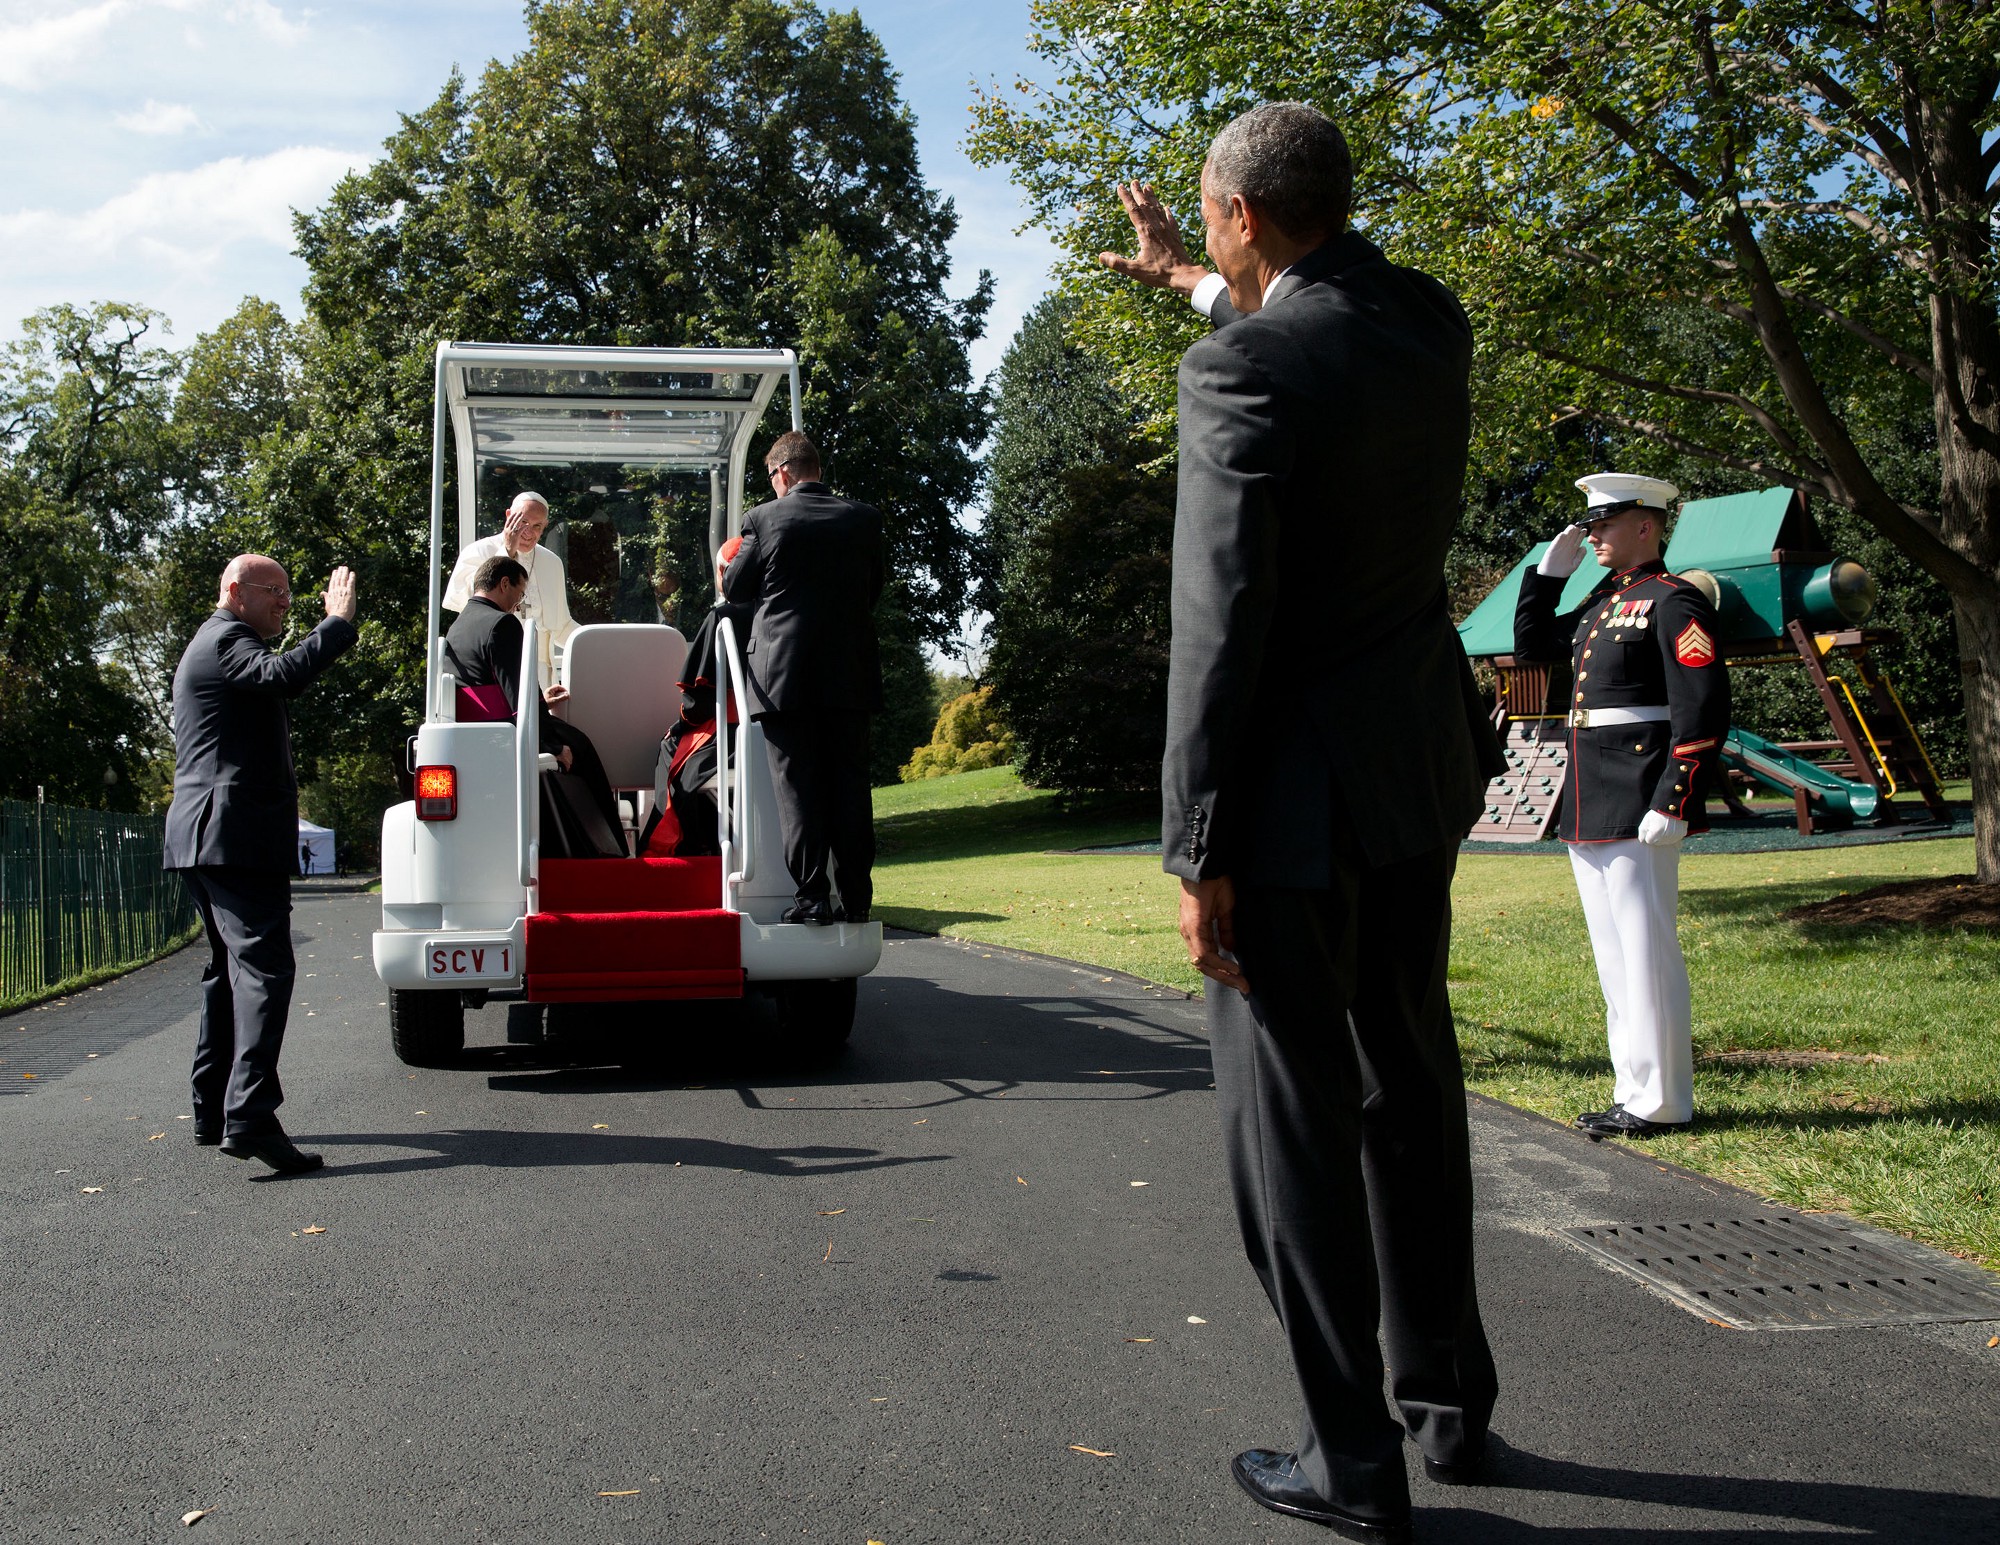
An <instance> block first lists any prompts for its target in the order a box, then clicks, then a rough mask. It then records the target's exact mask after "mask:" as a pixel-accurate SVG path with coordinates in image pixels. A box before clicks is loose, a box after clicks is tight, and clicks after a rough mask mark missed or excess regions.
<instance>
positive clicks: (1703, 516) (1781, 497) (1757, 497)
mask: <svg viewBox="0 0 2000 1545" xmlns="http://www.w3.org/2000/svg"><path fill="white" fill-rule="evenodd" d="M1798 497H1799V496H1798V495H1797V494H1796V493H1794V492H1793V491H1792V490H1791V489H1789V488H1760V489H1758V490H1757V492H1756V493H1754V494H1725V495H1724V496H1723V497H1721V498H1720V499H1690V500H1689V501H1688V502H1687V503H1686V504H1684V505H1682V506H1681V513H1680V518H1679V519H1678V520H1676V521H1675V522H1674V536H1673V540H1672V541H1671V542H1669V543H1668V544H1667V551H1666V555H1665V556H1666V560H1667V567H1668V568H1669V569H1670V570H1672V571H1673V572H1674V573H1676V574H1678V573H1680V572H1681V570H1683V569H1741V568H1749V567H1751V566H1753V565H1755V564H1760V563H1769V562H1770V561H1771V554H1772V553H1773V552H1775V551H1776V550H1777V549H1778V548H1779V547H1781V546H1782V545H1784V544H1783V542H1782V540H1781V538H1782V534H1783V532H1784V528H1785V518H1786V517H1787V516H1788V515H1790V514H1791V513H1792V505H1793V503H1794V501H1796V500H1797V499H1798ZM1801 536H1802V537H1803V533H1801Z"/></svg>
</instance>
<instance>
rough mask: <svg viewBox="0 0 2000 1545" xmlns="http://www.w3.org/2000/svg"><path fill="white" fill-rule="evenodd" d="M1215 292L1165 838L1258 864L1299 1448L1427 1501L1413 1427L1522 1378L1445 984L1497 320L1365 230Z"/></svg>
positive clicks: (1265, 1100)
mask: <svg viewBox="0 0 2000 1545" xmlns="http://www.w3.org/2000/svg"><path fill="white" fill-rule="evenodd" d="M1211 320H1212V321H1215V322H1216V323H1218V324H1219V325H1218V326H1217V327H1216V329H1215V331H1214V332H1212V333H1211V334H1209V336H1208V337H1206V338H1205V339H1203V340H1201V341H1200V342H1198V343H1196V344H1195V345H1194V346H1193V347H1192V348H1190V349H1189V350H1188V351H1187V353H1186V354H1185V355H1184V356H1183V357H1182V359H1181V366H1180V458H1179V489H1178V497H1177V500H1176V513H1175V520H1174V555H1173V649H1172V657H1171V664H1170V668H1169V674H1168V684H1167V744H1166V754H1165V758H1164V762H1163V768H1162V784H1163V811H1162V816H1163V820H1162V833H1161V835H1162V843H1163V847H1164V850H1165V861H1166V867H1167V869H1168V870H1169V871H1170V872H1171V873H1174V874H1177V875H1180V876H1182V877H1183V878H1186V879H1192V880H1205V879H1214V878H1227V879H1229V880H1230V881H1231V882H1232V885H1233V888H1234V891H1235V897H1236V906H1235V911H1234V914H1233V924H1234V937H1235V949H1236V954H1237V958H1238V959H1239V960H1240V962H1241V964H1242V967H1243V971H1244V974H1245V976H1246V977H1247V979H1248V981H1249V984H1250V993H1249V996H1248V997H1247V998H1246V997H1244V996H1243V995H1242V994H1240V993H1238V992H1236V991H1234V990H1233V989H1230V988H1224V987H1217V986H1211V987H1210V988H1209V990H1208V993H1207V999H1208V1005H1209V1010H1208V1012H1209V1024H1210V1050H1211V1056H1212V1058H1213V1060H1214V1066H1215V1078H1216V1089H1217V1099H1218V1103H1219V1106H1220V1110H1221V1117H1222V1127H1223V1142H1224V1147H1225V1151H1226V1153H1227V1157H1228V1161H1229V1170H1230V1182H1231V1186H1232V1189H1233V1191H1234V1193H1235V1197H1236V1207H1237V1215H1238V1219H1239V1223H1240V1226H1241V1229H1242V1234H1243V1242H1244V1248H1245V1252H1246V1254H1247V1255H1248V1257H1249V1259H1250V1264H1251V1266H1252V1267H1253V1269H1254V1270H1255V1271H1256V1272H1257V1275H1258V1277H1259V1280H1260V1281H1261V1282H1262V1284H1263V1287H1264V1291H1265V1293H1266V1294H1267V1296H1268V1297H1269V1298H1270V1300H1271V1304H1272V1306H1273V1308H1274V1309H1276V1311H1277V1313H1278V1317H1279V1319H1280V1321H1281V1322H1282V1324H1283V1326H1284V1331H1285V1337H1286V1341H1287V1343H1288V1345H1289V1347H1290V1349H1291V1354H1292V1361H1293V1365H1294V1367H1295V1368H1296V1369H1297V1371H1298V1376H1299V1385H1300V1391H1301V1394H1302V1396H1303V1402H1304V1406H1305V1419H1304V1423H1303V1428H1302V1431H1301V1434H1300V1436H1299V1439H1298V1444H1297V1453H1298V1458H1299V1466H1300V1473H1301V1474H1302V1475H1303V1476H1304V1477H1305V1479H1306V1480H1307V1481H1308V1482H1309V1483H1310V1484H1311V1485H1312V1486H1313V1487H1314V1488H1315V1489H1316V1490H1317V1491H1318V1492H1319V1493H1320V1495H1321V1496H1323V1497H1324V1498H1325V1499H1326V1500H1327V1501H1329V1502H1331V1503H1333V1504H1334V1505H1335V1506H1336V1507H1339V1508H1342V1509H1344V1510H1345V1511H1347V1512H1348V1513H1350V1514H1352V1515H1354V1516H1356V1517H1358V1518H1362V1519H1366V1520H1370V1521H1377V1522H1381V1523H1401V1522H1403V1521H1406V1520H1407V1519H1408V1517H1409V1507H1410V1502H1409V1488H1408V1483H1407V1480H1406V1479H1405V1474H1404V1461H1403V1435H1404V1430H1405V1428H1407V1429H1408V1431H1409V1433H1410V1435H1411V1436H1412V1437H1413V1438H1415V1440H1416V1441H1417V1442H1418V1443H1419V1444H1420V1445H1421V1446H1422V1448H1423V1450H1424V1452H1425V1453H1426V1454H1427V1455H1429V1456H1431V1457H1432V1458H1434V1459H1438V1460H1441V1461H1444V1462H1447V1463H1460V1462H1463V1461H1466V1460H1468V1459H1470V1458H1472V1457H1473V1456H1474V1455H1475V1454H1476V1453H1477V1452H1478V1450H1479V1448H1480V1446H1481V1445H1482V1444H1483V1442H1484V1440H1485V1433H1486V1425H1487V1420H1488V1417H1489V1415H1490V1413H1491V1411H1492V1407H1493V1399H1494V1390H1495V1382H1494V1372H1493V1361H1492V1357H1491V1354H1490V1353H1489V1351H1488V1349H1487V1345H1486V1338H1485V1333H1484V1331H1483V1329H1482V1328H1481V1325H1480V1319H1479V1311H1478V1304H1477V1299H1476V1295H1475V1293H1474V1288H1473V1259H1472V1183H1471V1174H1470V1164H1469V1158H1468V1144H1467V1138H1466V1124H1465V1081H1464V1076H1463V1073H1462V1070H1461V1067H1460V1063H1459V1057H1458V1046H1457V1042H1456V1039H1455V1037H1454V1034H1453V1028H1452V1020H1451V1010H1450V1004H1449V1001H1448V998H1447V995H1446V991H1445V959H1446V953H1447V950H1448V946H1449V940H1450V914H1451V905H1450V890H1451V877H1452V871H1453V866H1454V864H1455V863H1456V859H1457V854H1458V844H1459V841H1460V840H1461V839H1462V838H1463V837H1464V835H1465V832H1466V829H1467V828H1468V827H1469V826H1470V824H1471V823H1472V821H1473V819H1474V818H1475V817H1476V816H1477V814H1478V813H1479V810H1480V808H1481V805H1482V803H1483V801H1484V790H1485V785H1486V781H1487V779H1488V778H1489V777H1490V776H1492V774H1493V773H1494V772H1495V771H1497V770H1499V769H1500V768H1502V767H1504V765H1505V763H1504V760H1503V758H1502V757H1501V754H1500V750H1499V745H1498V742H1497V741H1496V739H1495V737H1494V734H1493V729H1492V726H1491V724H1490V722H1489V721H1488V720H1487V718H1486V714H1485V710H1484V708H1483V706H1482V705H1481V704H1480V702H1479V700H1478V694H1477V692H1476V691H1475V689H1474V687H1473V683H1472V674H1471V670H1470V668H1469V667H1468V665H1467V663H1466V658H1465V651H1464V649H1463V647H1462V646H1461V644H1460V642H1459V638H1458V634H1457V632H1456V630H1455V629H1454V628H1453V627H1452V619H1451V613H1450V610H1449V608H1448V606H1447V604H1446V600H1445V587H1444V559H1445V549H1446V547H1447V546H1448V544H1449V543H1450V541H1451V535H1452V532H1453V530H1454V528H1455V527H1456V525H1457V523H1458V514H1459V501H1460V494H1461V485H1462V481H1463V478H1464V473H1465V460H1466V445H1467V437H1468V433H1469V425H1470V410H1469V399H1468V392H1467V376H1468V369H1469V365H1470V361H1471V356H1472V330H1471V327H1470V326H1469V324H1468V323H1467V321H1466V317H1465V313H1464V311H1463V310H1461V309H1460V307H1459V304H1458V302H1457V300H1456V299H1454V298H1453V296H1452V295H1451V293H1450V291H1448V290H1447V289H1445V287H1444V286H1443V285H1441V284H1439V283H1437V281H1436V280H1434V279H1431V278H1428V277H1427V276H1425V275H1424V274H1421V273H1418V272H1416V271H1415V270H1413V269H1408V268H1400V267H1397V266H1396V265H1394V264H1392V263H1390V262H1388V261H1387V260H1386V259H1385V258H1384V257H1383V255H1382V254H1381V252H1380V251H1378V250H1377V249H1376V248H1375V247H1374V246H1373V245H1371V244H1370V243H1369V242H1368V241H1366V240H1364V239H1363V238H1362V237H1360V236H1358V235H1355V234H1353V233H1352V232H1349V233H1346V234H1343V235H1340V236H1337V237H1335V238H1334V239H1332V240H1331V241H1329V242H1327V243H1325V244H1324V245H1323V246H1321V247H1319V248H1318V249H1317V250H1316V251H1314V252H1312V253H1310V254H1309V255H1308V256H1306V257H1305V258H1303V259H1301V260H1300V261H1299V262H1298V263H1297V264H1295V265H1293V267H1292V268H1291V269H1290V270H1289V271H1288V272H1286V273H1285V274H1283V275H1281V276H1280V277H1279V278H1278V279H1277V281H1276V282H1275V283H1274V284H1273V285H1272V287H1271V289H1270V291H1269V293H1268V294H1267V295H1266V297H1265V300H1264V305H1263V308H1262V309H1261V310H1260V311H1258V312H1256V313H1255V314H1253V315H1249V316H1243V317H1240V318H1239V317H1238V316H1237V315H1236V313H1235V312H1234V311H1233V310H1231V309H1230V307H1229V306H1228V304H1227V302H1226V301H1219V302H1218V303H1217V306H1216V309H1215V310H1214V311H1213V312H1212V313H1211ZM1378 1306H1379V1307H1378ZM1378 1334H1379V1337H1380V1340H1379V1341H1378ZM1384 1343H1386V1346H1387V1349H1388V1362H1389V1364H1390V1365H1391V1366H1392V1367H1393V1369H1394V1373H1393V1375H1392V1381H1391V1393H1392V1395H1393V1397H1394V1399H1395V1402H1396V1406H1397V1408H1398V1410H1399V1412H1400V1414H1401V1416H1402V1419H1403V1426H1398V1425H1397V1423H1396V1422H1395V1421H1394V1420H1392V1419H1391V1418H1390V1416H1389V1414H1388V1412H1387V1410H1386V1409H1385V1408H1384V1405H1383V1401H1382V1381H1383V1344H1384Z"/></svg>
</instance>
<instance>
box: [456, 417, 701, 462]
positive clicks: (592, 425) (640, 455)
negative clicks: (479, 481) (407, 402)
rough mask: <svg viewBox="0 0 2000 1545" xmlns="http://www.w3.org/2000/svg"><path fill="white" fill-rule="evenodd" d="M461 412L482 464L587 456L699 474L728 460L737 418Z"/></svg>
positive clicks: (558, 459) (555, 459) (569, 458)
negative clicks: (468, 420) (467, 419)
mask: <svg viewBox="0 0 2000 1545" xmlns="http://www.w3.org/2000/svg"><path fill="white" fill-rule="evenodd" d="M469 412H470V415H471V419H472V435H473V442H474V444H475V446H476V447H477V452H478V456H479V459H480V460H481V461H482V462H485V461H492V460H503V459H504V460H506V461H511V462H517V463H519V462H532V463H540V464H544V465H567V464H569V463H571V462H574V461H576V460H578V459H579V458H581V457H586V456H587V457H591V458H593V459H596V460H599V461H606V460H612V461H616V462H618V463H620V464H626V465H631V464H640V465H652V466H682V467H701V468H707V467H710V466H718V465H721V464H722V463H723V462H725V461H726V460H727V459H728V455H729V439H730V436H731V435H732V434H734V433H735V430H736V421H737V419H738V418H739V417H740V415H738V414H735V413H730V412H727V411H725V410H723V409H719V408H716V409H708V410H702V409H686V408H633V407H616V408H555V407H550V408H511V407H510V408H498V407H490V406H487V405H485V404H483V403H480V402H477V401H474V402H473V403H472V404H471V405H470V408H469Z"/></svg>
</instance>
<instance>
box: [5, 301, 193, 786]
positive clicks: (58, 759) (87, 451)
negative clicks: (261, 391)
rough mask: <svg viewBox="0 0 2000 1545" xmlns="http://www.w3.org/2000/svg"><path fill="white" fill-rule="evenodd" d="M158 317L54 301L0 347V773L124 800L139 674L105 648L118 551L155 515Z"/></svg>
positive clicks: (144, 758)
mask: <svg viewBox="0 0 2000 1545" xmlns="http://www.w3.org/2000/svg"><path fill="white" fill-rule="evenodd" d="M162 321H163V319H162V318H161V317H159V316H158V315H157V314H156V313H154V312H151V311H147V310H145V309H144V308H142V307H138V306H126V305H119V304H116V303H111V302H106V303H103V304H100V305H97V306H93V307H91V308H89V309H88V310H84V309H79V308H77V307H74V306H53V307H50V308H48V309H47V310H44V311H38V312H36V313H35V314H34V315H33V316H31V317H29V318H28V319H27V321H26V322H25V323H23V324H22V329H21V336H20V337H19V338H17V339H15V340H14V341H13V342H12V343H10V344H8V345H7V346H6V348H5V349H4V351H0V766H4V767H5V769H6V771H5V775H4V779H0V788H4V790H5V792H6V793H7V794H8V795H10V796H13V797H18V798H30V799H32V798H33V797H34V796H35V791H36V789H37V788H38V787H40V788H42V789H44V790H46V792H47V795H48V797H49V798H50V799H52V800H59V801H62V802H64V803H67V804H75V805H109V806H112V807H114V808H125V809H129V808H132V807H133V805H134V804H135V803H137V801H138V799H139V797H140V789H139V783H138V781H137V780H138V779H139V777H140V775H141V774H142V772H143V770H144V769H145V768H146V767H147V766H148V764H149V763H150V762H151V760H152V758H153V755H154V750H155V748H154V747H153V745H152V744H151V743H150V741H149V737H148V735H147V733H146V730H147V726H148V723H149V720H148V717H147V715H146V712H145V708H144V699H145V693H146V689H147V687H148V685H149V683H146V682H142V681H140V680H137V679H135V678H134V677H133V675H132V674H131V673H130V671H129V670H128V669H127V668H126V667H124V666H123V665H122V664H121V663H120V662H118V661H116V660H114V659H112V658H110V652H111V648H112V644H113V641H114V635H113V633H112V631H111V629H110V628H109V626H108V624H107V616H108V614H109V612H110V611H111V609H112V607H113V604H114V602H115V600H116V597H117V595H118V593H119V577H120V573H121V568H122V566H123V565H124V564H125V563H127V562H129V561H130V560H131V559H132V558H133V557H134V556H135V555H136V554H137V553H138V552H139V550H140V547H141V544H142V543H143V541H144V539H145V538H146V537H147V536H148V535H149V534H150V533H152V532H153V531H155V530H157V529H158V528H159V527H160V526H161V525H162V524H163V523H164V521H165V519H166V516H167V512H168V510H169V508H170V494H171V489H172V486H173V482H174V477H173V469H174V457H173V451H172V444H171V441H172V432H171V397H172V391H173V385H174V381H175V378H176V376H177V374H178V372H179V360H178V358H177V357H176V356H175V355H174V354H173V352H172V351H171V350H168V349H164V348H161V347H159V346H158V345H157V344H156V343H155V342H153V335H154V333H155V331H156V329H158V328H159V327H160V326H161V323H162Z"/></svg>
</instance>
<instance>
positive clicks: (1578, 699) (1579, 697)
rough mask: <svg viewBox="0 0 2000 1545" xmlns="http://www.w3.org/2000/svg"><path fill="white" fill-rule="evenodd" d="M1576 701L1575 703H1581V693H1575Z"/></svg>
mask: <svg viewBox="0 0 2000 1545" xmlns="http://www.w3.org/2000/svg"><path fill="white" fill-rule="evenodd" d="M1576 700H1577V701H1578V702H1579V703H1580V702H1582V701H1583V694H1582V693H1581V692H1579V693H1577V695H1576Z"/></svg>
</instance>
